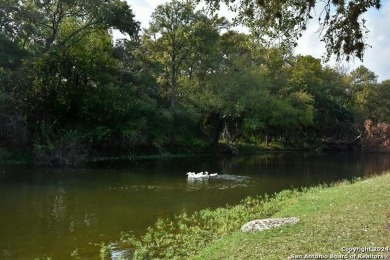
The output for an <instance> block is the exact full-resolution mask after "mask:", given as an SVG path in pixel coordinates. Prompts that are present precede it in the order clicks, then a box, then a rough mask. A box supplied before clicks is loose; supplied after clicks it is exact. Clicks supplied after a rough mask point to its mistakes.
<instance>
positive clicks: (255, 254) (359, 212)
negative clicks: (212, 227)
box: [194, 174, 390, 259]
mask: <svg viewBox="0 0 390 260" xmlns="http://www.w3.org/2000/svg"><path fill="white" fill-rule="evenodd" d="M285 216H295V217H298V218H300V222H299V223H298V224H297V225H292V226H285V227H283V228H278V229H274V230H268V231H264V232H261V233H257V234H244V233H241V232H235V233H233V234H232V235H229V236H226V237H224V238H221V239H219V240H217V241H215V242H214V243H212V244H210V245H209V246H208V247H207V248H205V249H203V250H202V251H201V252H200V253H199V254H198V256H196V257H194V258H195V259H287V258H289V257H292V256H293V255H295V256H297V257H299V255H302V256H304V255H313V256H316V255H317V256H321V255H322V257H323V258H322V259H324V258H325V257H328V259H330V257H331V255H333V256H334V255H336V256H339V259H340V257H341V256H347V257H349V258H350V257H353V255H355V256H356V258H358V257H359V255H360V256H362V255H367V254H368V255H369V254H372V255H374V257H373V256H371V258H370V259H374V258H375V257H380V256H383V257H385V256H387V257H388V259H390V252H385V253H378V252H376V253H370V252H368V253H367V252H366V253H364V254H363V253H361V252H359V253H348V252H346V251H345V250H343V247H345V248H350V247H386V246H390V174H385V175H383V176H379V177H374V178H371V179H367V180H364V181H359V182H356V183H353V184H347V183H343V184H338V185H336V186H334V187H330V188H325V189H319V188H315V189H312V190H309V191H307V192H304V193H302V195H301V196H297V197H295V198H292V199H290V200H289V201H287V203H285V205H284V206H283V208H282V209H281V210H280V211H278V212H277V213H275V214H274V217H285ZM312 259H313V258H312ZM379 259H380V258H379Z"/></svg>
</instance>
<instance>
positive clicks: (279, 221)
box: [241, 217, 299, 232]
mask: <svg viewBox="0 0 390 260" xmlns="http://www.w3.org/2000/svg"><path fill="white" fill-rule="evenodd" d="M298 221H299V219H298V218H295V217H291V218H268V219H256V220H252V221H250V222H248V223H246V224H244V225H243V226H242V227H241V231H242V232H258V231H263V230H266V229H270V228H276V227H280V226H283V225H286V224H296V223H297V222H298Z"/></svg>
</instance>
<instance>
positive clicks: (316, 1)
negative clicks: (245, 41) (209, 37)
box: [206, 0, 381, 60]
mask: <svg viewBox="0 0 390 260" xmlns="http://www.w3.org/2000/svg"><path fill="white" fill-rule="evenodd" d="M206 2H207V3H208V4H209V6H210V7H211V8H212V9H213V10H216V9H218V8H219V6H220V4H221V3H225V4H227V5H228V6H230V9H231V10H233V11H236V12H237V17H236V22H240V23H243V24H245V25H247V26H248V27H249V28H250V29H251V30H252V32H253V33H254V34H255V35H256V36H257V37H258V38H259V39H261V40H271V41H278V42H279V43H280V44H287V45H294V46H295V45H296V42H297V40H298V39H299V38H300V37H301V36H302V32H303V31H304V30H305V29H306V27H307V24H308V22H309V21H310V20H312V19H313V18H314V16H315V14H320V15H319V18H318V23H319V31H320V32H321V34H322V41H323V42H325V47H326V52H327V53H326V59H329V58H330V57H331V55H335V56H336V58H337V59H338V60H339V59H340V58H342V57H343V56H345V57H346V59H347V60H349V59H350V58H351V57H357V58H359V59H361V60H362V59H363V55H364V51H365V49H366V48H367V46H368V45H367V43H366V34H367V33H368V29H367V28H366V26H365V22H366V21H365V19H364V18H363V17H362V15H363V14H364V13H366V12H367V11H368V10H369V9H370V8H376V9H379V8H380V7H381V1H380V0H369V1H361V0H349V1H344V0H334V1H331V0H326V1H320V0H310V1H299V0H282V1H280V0H271V1H263V0H260V1H257V0H256V1H255V0H240V1H235V0H219V1H214V0H206Z"/></svg>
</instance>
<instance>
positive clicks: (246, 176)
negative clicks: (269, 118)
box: [0, 154, 390, 259]
mask: <svg viewBox="0 0 390 260" xmlns="http://www.w3.org/2000/svg"><path fill="white" fill-rule="evenodd" d="M192 169H196V170H197V171H204V170H208V171H209V172H218V173H220V174H219V175H218V176H216V177H214V178H209V179H193V180H188V179H187V176H186V175H185V173H186V172H188V171H189V170H192ZM387 169H390V155H385V154H370V155H360V154H337V155H318V154H266V155H261V156H250V157H235V158H213V157H197V158H188V159H174V160H159V161H142V162H137V163H136V164H135V163H129V162H123V164H120V163H116V164H115V165H109V164H108V165H104V167H98V168H96V167H95V168H93V167H92V168H90V169H53V168H51V169H42V168H26V167H3V168H0V203H1V204H0V205H1V206H0V216H1V217H0V225H1V227H2V228H1V230H0V258H2V259H3V258H4V259H19V258H28V259H33V258H35V257H41V258H42V257H45V256H49V257H53V258H54V259H64V258H65V259H67V258H69V256H70V253H71V252H72V251H74V250H75V249H78V252H79V253H80V255H81V256H82V257H83V258H96V257H97V253H98V247H97V246H96V244H100V243H101V242H103V241H104V242H109V241H117V240H118V239H119V237H120V232H121V231H131V232H133V233H135V234H140V233H143V232H144V230H145V229H146V227H147V226H149V225H151V224H152V223H154V221H155V220H156V219H157V218H159V217H168V216H172V215H174V214H178V213H181V212H187V213H191V212H193V211H194V210H199V209H203V208H215V207H219V206H224V205H226V204H227V203H228V204H235V203H237V202H239V201H240V200H241V199H243V198H245V197H247V196H254V195H260V194H264V193H273V192H276V191H280V190H282V189H286V188H289V187H291V186H293V187H301V186H309V185H315V184H318V183H323V182H333V181H337V180H340V179H352V178H354V177H362V176H370V175H372V174H376V173H379V172H382V171H384V170H387Z"/></svg>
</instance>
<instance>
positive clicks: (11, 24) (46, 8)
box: [0, 0, 139, 54]
mask: <svg viewBox="0 0 390 260" xmlns="http://www.w3.org/2000/svg"><path fill="white" fill-rule="evenodd" d="M0 14H4V15H5V14H6V15H5V18H3V17H2V18H0V23H1V24H0V25H1V31H2V33H3V34H4V35H6V36H7V38H8V39H9V40H11V41H13V42H17V43H18V44H19V45H20V46H22V47H23V49H27V50H29V51H30V52H33V53H35V54H37V53H38V54H39V53H42V52H47V51H48V50H49V49H51V48H52V47H54V46H55V47H58V48H63V47H66V46H67V45H68V43H69V41H72V40H75V39H76V40H77V39H80V38H82V37H84V36H85V35H86V34H88V33H89V32H91V29H104V30H108V29H118V30H120V31H121V32H122V33H126V34H128V35H129V36H130V37H132V38H134V37H137V35H138V31H139V23H138V22H136V21H135V20H134V14H133V13H132V10H131V9H130V7H129V6H128V4H127V3H126V2H125V1H121V0H107V1H104V2H102V1H97V0H92V1H83V0H74V1H68V0H53V1H35V0H25V1H14V0H6V3H4V4H1V5H0ZM69 19H70V20H73V22H74V23H76V24H78V25H79V26H78V27H77V28H74V30H73V31H72V32H71V33H69V34H67V35H62V37H61V26H62V25H63V24H64V23H65V22H67V21H68V20H69Z"/></svg>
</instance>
